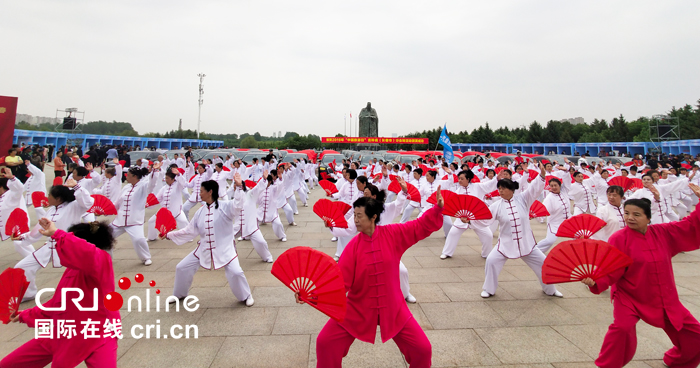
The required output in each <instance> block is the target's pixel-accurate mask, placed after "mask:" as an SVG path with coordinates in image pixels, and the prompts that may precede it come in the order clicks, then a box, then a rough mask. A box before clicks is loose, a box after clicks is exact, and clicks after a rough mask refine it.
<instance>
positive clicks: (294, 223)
mask: <svg viewBox="0 0 700 368" xmlns="http://www.w3.org/2000/svg"><path fill="white" fill-rule="evenodd" d="M289 226H297V223H296V222H292V223H291V224H289Z"/></svg>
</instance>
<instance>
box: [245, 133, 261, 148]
mask: <svg viewBox="0 0 700 368" xmlns="http://www.w3.org/2000/svg"><path fill="white" fill-rule="evenodd" d="M241 148H258V141H256V140H255V138H254V137H253V136H251V135H249V136H247V137H245V138H243V140H242V141H241Z"/></svg>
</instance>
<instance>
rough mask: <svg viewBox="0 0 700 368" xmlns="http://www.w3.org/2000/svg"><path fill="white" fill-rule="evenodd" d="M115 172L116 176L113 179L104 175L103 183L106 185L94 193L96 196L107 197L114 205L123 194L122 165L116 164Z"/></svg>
mask: <svg viewBox="0 0 700 368" xmlns="http://www.w3.org/2000/svg"><path fill="white" fill-rule="evenodd" d="M114 170H115V173H114V176H112V177H111V178H107V175H105V174H104V173H102V182H103V183H104V184H102V186H101V187H99V188H97V189H95V190H94V191H93V192H94V193H95V194H101V195H103V196H105V197H107V199H109V200H110V201H112V203H114V202H116V201H117V199H119V196H120V195H121V194H122V165H121V164H116V165H115V166H114Z"/></svg>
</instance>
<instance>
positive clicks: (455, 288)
mask: <svg viewBox="0 0 700 368" xmlns="http://www.w3.org/2000/svg"><path fill="white" fill-rule="evenodd" d="M438 285H440V288H441V289H442V291H443V292H444V293H445V295H447V297H448V298H450V300H451V301H453V302H475V301H480V300H484V298H482V297H481V291H482V290H483V286H484V282H483V281H481V282H455V283H440V284H438ZM488 299H489V300H510V299H513V297H512V296H511V295H510V294H508V293H507V292H506V291H502V290H499V291H497V292H496V294H495V295H494V296H492V297H490V298H488Z"/></svg>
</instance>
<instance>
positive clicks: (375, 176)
mask: <svg viewBox="0 0 700 368" xmlns="http://www.w3.org/2000/svg"><path fill="white" fill-rule="evenodd" d="M383 177H384V175H382V173H376V174H374V175H372V179H376V178H379V180H382V178H383Z"/></svg>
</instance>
